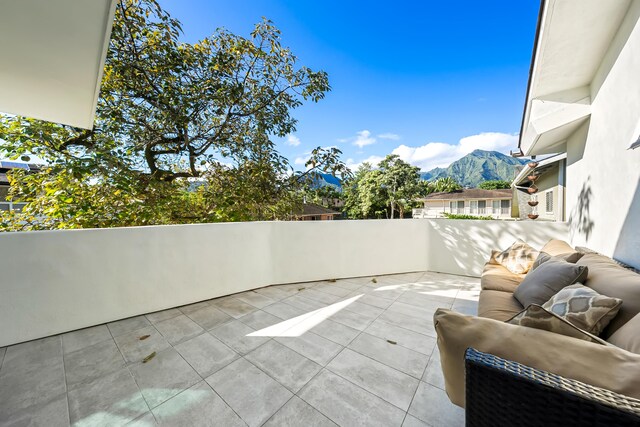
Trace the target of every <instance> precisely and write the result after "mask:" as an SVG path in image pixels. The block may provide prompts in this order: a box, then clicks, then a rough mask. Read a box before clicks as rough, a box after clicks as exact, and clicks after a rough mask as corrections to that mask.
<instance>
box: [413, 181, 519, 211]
mask: <svg viewBox="0 0 640 427" xmlns="http://www.w3.org/2000/svg"><path fill="white" fill-rule="evenodd" d="M512 197H513V194H512V190H510V189H503V190H483V189H481V188H470V189H463V190H457V191H452V192H449V193H433V194H429V195H428V196H427V197H425V198H423V199H420V201H421V202H423V207H422V208H419V209H413V212H412V214H413V218H444V217H446V215H445V214H454V215H472V216H484V217H486V216H491V217H493V218H494V219H510V218H511V199H512Z"/></svg>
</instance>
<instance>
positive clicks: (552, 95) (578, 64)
mask: <svg viewBox="0 0 640 427" xmlns="http://www.w3.org/2000/svg"><path fill="white" fill-rule="evenodd" d="M639 139H640V1H637V0H636V1H628V0H627V1H622V0H620V1H596V0H581V1H561V0H545V1H544V2H543V7H542V9H541V13H540V17H539V20H538V32H537V36H536V42H535V47H534V52H533V59H532V64H531V73H530V76H529V85H528V89H527V96H526V102H525V106H524V113H523V120H522V128H521V131H520V141H519V144H518V146H519V149H520V152H519V153H516V155H517V156H518V155H522V156H534V155H535V156H541V155H543V154H551V153H566V155H567V158H566V178H565V181H566V196H565V200H566V208H565V210H566V221H567V222H568V223H569V230H570V240H571V243H572V244H573V245H574V246H586V247H588V248H591V249H593V250H596V251H598V252H600V253H603V254H605V255H608V256H611V257H613V258H615V259H617V260H619V261H622V262H624V263H626V264H629V265H632V266H634V267H636V268H637V267H640V234H639V231H638V230H640V148H636V147H638V144H637V142H638V141H639Z"/></svg>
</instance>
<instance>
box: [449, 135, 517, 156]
mask: <svg viewBox="0 0 640 427" xmlns="http://www.w3.org/2000/svg"><path fill="white" fill-rule="evenodd" d="M517 145H518V135H514V134H510V133H501V132H484V133H479V134H477V135H471V136H467V137H464V138H462V139H461V140H460V142H459V146H460V150H461V152H463V153H464V154H469V153H470V152H472V151H473V150H478V149H479V150H487V151H500V152H504V153H505V154H506V153H508V152H509V149H512V148H515V147H516V146H517Z"/></svg>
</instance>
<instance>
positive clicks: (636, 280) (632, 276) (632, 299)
mask: <svg viewBox="0 0 640 427" xmlns="http://www.w3.org/2000/svg"><path fill="white" fill-rule="evenodd" d="M545 264H546V263H545ZM543 265H544V264H543ZM576 265H584V266H587V267H589V274H588V275H587V280H586V281H585V282H583V283H584V284H585V285H586V286H588V287H590V288H591V289H593V290H594V291H596V292H598V293H599V294H602V295H607V296H609V297H613V298H620V299H621V300H622V306H621V307H620V311H619V312H618V314H617V315H616V317H614V318H613V320H611V322H610V323H609V326H607V327H606V328H605V330H604V331H603V332H602V334H601V335H600V336H601V337H602V338H604V339H608V337H610V336H611V335H613V333H614V332H615V331H617V330H618V329H620V327H622V325H624V324H625V323H627V322H628V321H629V320H631V319H632V318H633V317H634V316H636V315H637V314H638V313H640V274H637V273H634V272H633V271H631V270H627V269H625V268H622V267H620V266H619V265H617V264H616V263H615V262H614V261H613V260H612V259H611V258H609V257H606V256H604V255H598V254H585V255H584V256H583V257H582V258H581V259H580V260H579V261H578V262H577V263H576Z"/></svg>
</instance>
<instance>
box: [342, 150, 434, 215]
mask: <svg viewBox="0 0 640 427" xmlns="http://www.w3.org/2000/svg"><path fill="white" fill-rule="evenodd" d="M419 171H420V170H419V168H417V167H415V166H411V165H410V164H408V163H406V162H404V161H403V160H401V159H400V157H398V156H397V155H388V156H387V157H386V158H385V159H384V160H382V161H381V162H380V164H379V166H378V169H373V167H372V166H371V165H370V164H368V163H363V164H362V166H360V168H358V170H357V171H356V174H355V177H354V179H353V180H351V181H349V182H347V185H345V188H344V192H345V210H346V212H347V215H348V216H349V218H371V217H378V218H380V217H382V215H383V214H384V215H385V216H386V217H387V218H391V219H393V218H394V217H395V212H396V211H398V213H399V216H400V218H404V213H405V211H406V210H407V209H408V208H410V207H411V204H412V202H413V200H414V199H415V198H416V197H419V196H423V195H426V191H425V190H426V187H425V186H424V184H422V181H421V180H420V174H419Z"/></svg>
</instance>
